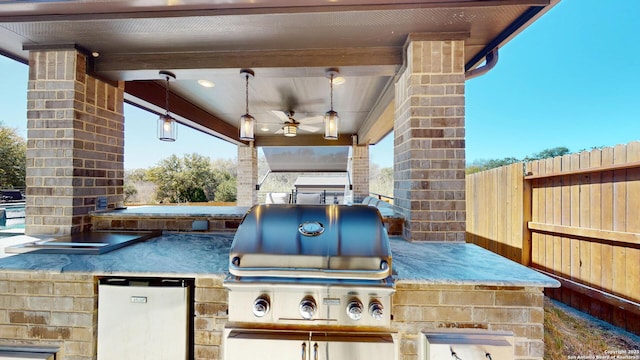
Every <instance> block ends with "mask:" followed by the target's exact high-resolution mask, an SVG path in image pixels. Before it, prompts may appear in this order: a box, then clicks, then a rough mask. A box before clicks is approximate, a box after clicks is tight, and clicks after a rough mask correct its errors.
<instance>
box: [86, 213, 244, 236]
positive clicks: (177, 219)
mask: <svg viewBox="0 0 640 360" xmlns="http://www.w3.org/2000/svg"><path fill="white" fill-rule="evenodd" d="M196 220H200V221H202V220H204V221H207V222H208V224H209V225H208V229H207V230H204V231H203V232H216V233H220V232H235V231H236V230H237V229H238V226H239V225H240V222H241V221H242V216H236V217H228V218H223V217H220V216H216V217H206V216H188V217H184V216H173V217H172V216H161V217H153V216H132V215H122V216H112V215H110V216H100V215H99V214H93V215H92V221H93V229H94V230H113V231H119V230H120V231H185V232H190V231H194V230H193V229H192V224H193V222H194V221H196Z"/></svg>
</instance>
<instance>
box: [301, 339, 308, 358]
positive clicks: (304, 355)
mask: <svg viewBox="0 0 640 360" xmlns="http://www.w3.org/2000/svg"><path fill="white" fill-rule="evenodd" d="M302 360H307V343H302Z"/></svg>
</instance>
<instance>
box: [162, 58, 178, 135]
mask: <svg viewBox="0 0 640 360" xmlns="http://www.w3.org/2000/svg"><path fill="white" fill-rule="evenodd" d="M160 76H162V77H164V78H165V80H166V85H165V97H164V101H165V103H164V109H165V111H166V112H165V114H163V115H160V117H159V118H158V139H160V140H162V141H176V138H177V136H178V124H177V122H176V119H174V118H173V117H172V116H171V115H170V114H169V80H170V79H173V80H175V79H176V76H175V75H174V74H173V73H172V72H170V71H165V70H162V71H160Z"/></svg>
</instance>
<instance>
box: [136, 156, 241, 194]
mask: <svg viewBox="0 0 640 360" xmlns="http://www.w3.org/2000/svg"><path fill="white" fill-rule="evenodd" d="M232 177H233V176H232V174H231V173H230V172H229V171H227V170H224V169H222V170H221V169H214V168H213V167H212V164H211V162H210V160H209V158H207V157H204V156H202V155H199V154H195V153H194V154H187V155H184V157H182V158H179V157H178V156H176V155H171V156H170V157H168V158H166V159H163V160H161V161H160V162H159V163H158V165H156V166H154V167H152V168H150V169H148V170H147V171H146V174H145V176H144V179H146V180H148V181H151V182H153V183H154V184H155V185H156V200H157V201H159V202H170V203H180V202H203V201H213V200H215V201H224V200H220V199H218V198H217V196H216V193H217V192H218V187H219V186H220V184H222V183H224V182H225V181H227V180H229V179H230V178H232ZM226 186H227V191H226V192H225V193H224V196H226V197H227V198H228V197H231V195H230V194H229V192H230V191H231V189H229V188H228V185H226ZM221 194H222V193H221ZM221 196H222V195H221ZM233 197H235V190H233Z"/></svg>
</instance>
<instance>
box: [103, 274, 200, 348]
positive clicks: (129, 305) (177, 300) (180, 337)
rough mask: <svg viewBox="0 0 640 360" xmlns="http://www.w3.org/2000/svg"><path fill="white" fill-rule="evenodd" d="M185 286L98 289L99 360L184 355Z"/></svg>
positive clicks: (185, 343)
mask: <svg viewBox="0 0 640 360" xmlns="http://www.w3.org/2000/svg"><path fill="white" fill-rule="evenodd" d="M188 300H189V297H188V291H187V288H184V287H154V286H146V287H145V286H111V285H100V287H99V290H98V360H128V359H131V360H134V359H135V360H146V359H148V360H152V359H153V360H159V359H161V360H165V359H166V360H177V359H186V357H187V342H188V335H187V334H188V333H187V324H188V322H187V320H188V315H189V314H188V305H187V304H188Z"/></svg>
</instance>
